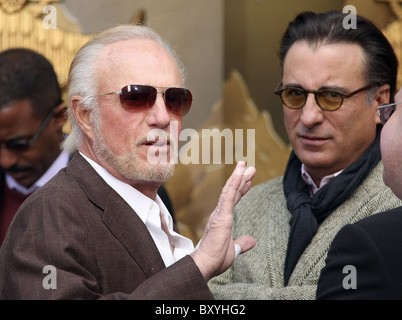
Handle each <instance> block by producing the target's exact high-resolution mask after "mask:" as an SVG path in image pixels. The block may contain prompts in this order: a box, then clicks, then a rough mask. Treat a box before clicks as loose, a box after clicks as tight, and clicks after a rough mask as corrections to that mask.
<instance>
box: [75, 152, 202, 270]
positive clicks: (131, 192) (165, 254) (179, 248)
mask: <svg viewBox="0 0 402 320" xmlns="http://www.w3.org/2000/svg"><path fill="white" fill-rule="evenodd" d="M80 154H81V155H82V156H83V157H84V159H86V160H87V161H88V162H89V164H90V165H91V166H92V167H93V168H94V169H95V171H96V172H97V173H98V174H99V175H100V176H101V177H102V178H103V180H105V182H106V183H107V184H108V185H109V186H110V187H111V188H112V189H113V190H115V191H116V192H117V193H118V194H119V195H120V196H121V197H122V198H123V199H124V200H125V201H126V202H127V203H128V205H129V206H130V207H131V208H132V209H133V210H134V212H135V213H136V214H137V215H138V216H139V217H140V218H141V220H142V222H144V224H145V225H146V227H147V228H148V231H149V233H150V234H151V236H152V239H153V240H154V242H155V245H156V247H157V248H158V250H159V253H160V255H161V256H162V259H163V261H164V263H165V265H166V267H168V266H170V265H171V264H173V263H174V262H176V261H177V260H179V259H181V258H183V257H184V256H186V255H188V254H191V253H192V252H193V251H194V244H193V242H192V241H191V240H190V239H188V238H186V237H183V236H182V235H180V234H178V233H176V232H175V231H174V230H173V219H172V216H171V215H170V214H169V212H168V210H167V208H166V206H165V204H164V203H163V201H162V200H161V199H160V197H159V195H157V196H156V200H155V201H154V200H152V199H151V198H148V197H147V196H145V195H144V194H143V193H141V192H139V191H138V190H136V189H135V188H133V187H132V186H130V185H129V184H127V183H125V182H122V181H120V180H118V179H117V178H115V177H114V176H112V175H111V174H110V173H109V172H108V171H107V170H106V169H105V168H103V167H102V166H100V165H99V164H98V163H96V162H95V161H93V160H91V159H89V158H88V157H86V156H85V155H84V154H82V153H80ZM161 218H162V219H164V221H165V223H166V225H167V228H168V230H166V232H167V233H165V231H163V230H162V224H161ZM169 240H170V241H169ZM171 246H172V247H174V252H172V250H171Z"/></svg>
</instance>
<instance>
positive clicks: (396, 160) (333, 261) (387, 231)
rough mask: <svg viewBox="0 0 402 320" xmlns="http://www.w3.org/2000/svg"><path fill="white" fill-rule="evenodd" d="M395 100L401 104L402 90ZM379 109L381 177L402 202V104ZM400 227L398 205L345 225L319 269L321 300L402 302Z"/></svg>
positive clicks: (401, 210) (318, 295)
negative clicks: (384, 300) (324, 262)
mask: <svg viewBox="0 0 402 320" xmlns="http://www.w3.org/2000/svg"><path fill="white" fill-rule="evenodd" d="M395 101H396V102H402V90H399V92H398V94H397V95H396V97H395ZM379 110H380V118H381V120H382V122H383V124H384V128H383V129H382V132H381V154H382V159H383V163H384V171H383V179H384V182H385V184H386V185H387V186H389V187H390V188H391V190H392V192H393V193H394V194H395V195H396V196H397V197H398V198H400V199H402V161H401V159H402V157H401V156H402V154H401V150H402V145H401V143H402V136H401V134H402V130H401V128H402V110H401V107H400V105H393V106H392V105H391V106H383V107H382V108H381V107H380V109H379ZM385 201H386V200H385ZM401 226H402V207H397V208H394V209H391V210H388V211H385V212H382V213H379V214H376V215H373V216H370V217H368V218H365V219H362V220H360V221H358V222H356V223H354V224H349V225H346V226H345V227H343V228H342V229H341V231H339V233H338V234H337V236H336V237H335V239H334V241H333V243H332V244H331V248H330V249H329V252H328V257H327V259H326V265H325V267H324V268H323V269H322V271H321V276H320V278H319V281H318V287H317V299H319V300H321V299H333V300H334V299H344V300H346V299H350V300H351V299H355V300H369V299H371V300H380V299H387V300H394V299H398V300H400V299H402V273H401V270H402V248H401V245H400V244H401V241H402V233H401ZM346 266H348V268H346V269H344V268H345V267H346Z"/></svg>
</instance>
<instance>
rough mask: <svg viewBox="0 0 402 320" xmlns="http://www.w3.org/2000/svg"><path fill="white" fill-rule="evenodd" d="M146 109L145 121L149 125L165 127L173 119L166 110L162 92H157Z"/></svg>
mask: <svg viewBox="0 0 402 320" xmlns="http://www.w3.org/2000/svg"><path fill="white" fill-rule="evenodd" d="M148 110H149V111H148V117H147V122H148V125H149V126H152V127H157V128H166V127H167V126H169V124H170V121H171V120H173V119H172V115H171V114H170V113H169V111H168V110H167V107H166V104H165V100H164V99H163V93H162V92H158V94H157V96H156V100H155V102H154V104H153V105H152V107H150V108H149V109H148Z"/></svg>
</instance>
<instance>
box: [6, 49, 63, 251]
mask: <svg viewBox="0 0 402 320" xmlns="http://www.w3.org/2000/svg"><path fill="white" fill-rule="evenodd" d="M65 109H66V107H65V105H64V104H63V103H62V100H61V89H60V86H59V83H58V81H57V76H56V74H55V72H54V69H53V66H52V65H51V63H50V62H49V61H48V60H47V59H46V58H45V57H43V56H42V55H40V54H38V53H36V52H34V51H32V50H28V49H19V48H17V49H9V50H6V51H3V52H2V53H0V245H1V243H2V242H3V240H4V237H5V235H6V232H7V229H8V226H9V224H10V222H11V220H12V219H13V217H14V215H15V213H16V211H17V209H18V208H19V207H20V205H21V204H22V202H23V201H24V200H25V199H26V198H27V197H28V196H29V195H30V194H32V193H33V192H34V191H36V190H37V189H38V188H40V187H41V186H43V185H44V184H45V183H46V182H47V181H48V180H50V178H52V177H53V176H54V175H55V174H56V173H57V172H58V171H59V170H60V169H61V168H63V167H65V166H66V165H67V163H68V159H69V155H68V153H67V152H62V151H61V147H60V145H61V143H62V141H63V126H64V123H65V115H64V113H65Z"/></svg>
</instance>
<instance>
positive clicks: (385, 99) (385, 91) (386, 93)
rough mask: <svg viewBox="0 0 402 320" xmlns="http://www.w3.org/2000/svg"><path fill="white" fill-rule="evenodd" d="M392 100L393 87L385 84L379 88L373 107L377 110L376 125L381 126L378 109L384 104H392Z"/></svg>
mask: <svg viewBox="0 0 402 320" xmlns="http://www.w3.org/2000/svg"><path fill="white" fill-rule="evenodd" d="M390 98H391V86H390V85H389V84H384V85H382V86H381V87H379V88H378V89H377V91H376V93H375V95H374V98H373V101H372V106H373V107H374V108H375V114H376V115H375V116H376V123H377V124H380V123H381V120H380V116H379V115H378V111H377V108H378V107H379V106H381V105H382V104H386V103H389V102H390Z"/></svg>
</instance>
